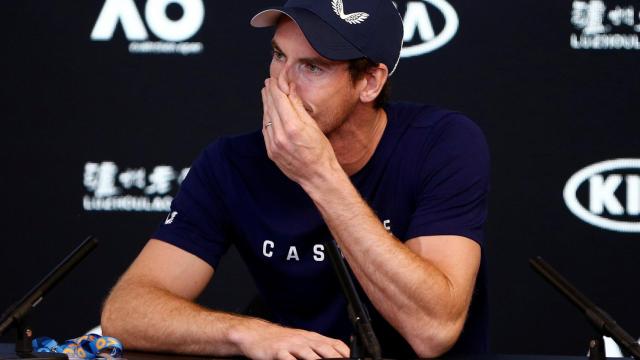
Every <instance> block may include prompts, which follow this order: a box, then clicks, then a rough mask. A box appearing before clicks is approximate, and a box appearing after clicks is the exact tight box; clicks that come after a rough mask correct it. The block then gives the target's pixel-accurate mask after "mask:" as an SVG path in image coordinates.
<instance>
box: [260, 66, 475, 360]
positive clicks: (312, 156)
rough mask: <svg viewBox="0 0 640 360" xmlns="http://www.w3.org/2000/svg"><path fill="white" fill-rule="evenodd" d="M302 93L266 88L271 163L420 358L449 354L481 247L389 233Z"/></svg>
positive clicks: (276, 83) (274, 83)
mask: <svg viewBox="0 0 640 360" xmlns="http://www.w3.org/2000/svg"><path fill="white" fill-rule="evenodd" d="M282 89H285V90H286V91H287V93H285V92H284V91H283V90H282ZM295 90H296V89H295V87H294V86H293V84H292V85H291V86H289V85H287V84H286V82H285V80H284V79H283V78H282V76H280V77H278V78H277V79H267V80H266V81H265V87H264V88H263V91H262V96H263V104H264V117H263V122H264V129H263V135H264V137H265V144H266V148H267V154H268V155H269V158H270V159H272V160H273V161H274V162H275V163H276V165H277V166H278V167H279V168H280V170H282V172H283V173H284V174H286V175H287V176H288V177H289V178H290V179H292V180H293V181H295V182H297V183H298V184H300V186H302V188H303V189H304V190H305V192H306V193H307V194H308V195H309V196H310V198H311V199H312V200H313V201H314V203H315V204H316V206H317V207H318V209H319V210H320V213H321V214H322V216H323V218H324V220H325V222H326V223H327V225H328V227H329V229H330V231H331V233H332V235H333V236H334V238H335V239H336V241H337V242H338V244H339V245H340V247H341V248H342V250H343V252H344V254H345V257H346V258H347V261H348V262H349V264H350V265H351V267H352V268H353V270H354V273H355V274H356V277H357V278H358V280H359V282H360V284H361V285H362V287H363V289H364V290H365V292H366V293H367V295H368V296H369V298H370V299H371V300H372V302H373V304H374V305H375V306H376V308H377V309H378V310H379V311H380V313H381V314H382V315H383V316H384V317H385V319H387V320H388V321H389V322H390V323H391V324H392V325H393V326H394V327H395V328H396V329H397V330H398V331H399V332H400V334H402V336H403V337H404V338H405V339H406V340H407V341H408V342H409V344H411V346H412V348H413V349H414V351H416V353H417V354H418V355H419V356H421V357H434V356H438V355H440V354H442V353H444V352H446V351H447V350H448V349H450V348H451V346H453V344H454V343H455V341H456V340H457V338H458V336H459V335H460V332H461V330H462V327H463V325H464V321H465V318H466V314H467V310H468V307H469V303H470V299H471V294H472V292H473V288H474V284H475V278H476V275H477V272H478V268H479V264H480V247H479V245H478V244H477V243H475V242H474V241H472V240H470V239H467V238H464V237H460V236H428V237H418V238H415V239H411V240H409V241H407V243H406V245H404V244H402V243H401V242H400V241H398V240H397V239H396V238H394V237H393V235H391V234H389V233H388V232H387V231H386V229H384V227H383V226H382V224H381V222H380V220H379V219H378V218H377V217H376V216H375V214H374V213H373V211H372V210H371V209H370V208H369V206H368V205H367V203H366V202H365V201H364V200H363V199H362V198H361V197H360V195H359V194H358V191H357V190H356V189H355V187H354V186H353V184H352V183H351V181H350V179H349V177H348V175H347V174H346V173H345V172H344V170H343V169H342V167H341V166H340V163H339V162H338V160H337V158H336V156H335V153H334V152H333V149H332V147H331V144H330V142H329V140H328V139H327V138H326V136H324V134H322V132H321V131H320V129H319V128H318V126H317V124H316V123H315V121H314V119H312V118H311V117H310V116H309V115H308V113H307V112H306V110H305V109H304V106H303V105H302V101H301V100H300V98H299V97H298V95H297V93H296V91H295ZM267 124H269V125H268V126H267Z"/></svg>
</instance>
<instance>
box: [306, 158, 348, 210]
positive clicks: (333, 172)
mask: <svg viewBox="0 0 640 360" xmlns="http://www.w3.org/2000/svg"><path fill="white" fill-rule="evenodd" d="M300 186H302V188H303V189H304V191H305V192H306V193H307V195H309V197H310V198H311V200H313V201H314V202H315V203H319V202H322V201H323V199H325V198H331V197H334V196H345V195H346V193H348V192H349V190H351V189H353V184H352V183H351V180H350V179H349V176H348V175H347V174H346V173H345V172H344V170H343V169H342V167H341V166H340V164H339V163H338V162H337V161H336V162H335V164H332V165H331V166H330V167H329V168H328V170H325V171H323V172H321V173H319V174H317V175H316V176H313V177H311V178H309V179H308V180H306V181H301V182H300Z"/></svg>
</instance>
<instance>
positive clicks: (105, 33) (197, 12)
mask: <svg viewBox="0 0 640 360" xmlns="http://www.w3.org/2000/svg"><path fill="white" fill-rule="evenodd" d="M172 3H173V4H178V5H180V7H182V10H183V15H182V17H181V18H180V19H178V20H175V21H174V20H172V19H170V18H168V17H167V14H166V9H167V6H169V5H170V4H172ZM144 17H145V19H146V20H147V25H148V26H149V29H150V30H151V31H152V32H153V33H154V34H155V35H156V36H157V37H158V38H160V39H162V40H165V41H176V42H179V41H184V40H186V39H188V38H190V37H192V36H193V35H194V34H195V33H196V32H197V31H198V30H200V26H202V22H203V20H204V5H203V4H202V0H147V3H146V5H145V8H144ZM118 21H120V22H121V23H122V28H123V29H124V33H125V35H126V37H127V39H129V40H130V41H139V40H147V39H148V37H149V35H148V34H147V29H145V27H144V23H143V22H142V19H141V18H140V14H139V13H138V10H137V9H136V5H135V3H134V2H133V0H106V1H105V3H104V7H103V8H102V11H101V12H100V15H99V16H98V20H97V21H96V24H95V26H94V27H93V31H92V32H91V39H92V40H98V41H105V40H111V37H113V32H114V31H115V29H116V25H117V24H118Z"/></svg>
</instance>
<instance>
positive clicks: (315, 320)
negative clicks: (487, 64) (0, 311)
mask: <svg viewBox="0 0 640 360" xmlns="http://www.w3.org/2000/svg"><path fill="white" fill-rule="evenodd" d="M251 23H252V25H254V26H256V27H264V26H271V25H275V26H276V30H275V34H274V37H273V40H272V45H273V58H272V60H271V66H270V77H269V78H268V79H266V81H265V85H264V88H263V89H262V102H263V108H264V114H263V124H262V131H261V132H255V133H251V134H248V135H243V136H237V137H228V138H222V139H219V140H218V141H216V142H215V143H213V144H212V145H210V146H209V147H208V148H207V149H205V150H204V152H203V153H202V154H201V155H200V157H199V158H198V159H197V160H196V161H195V163H194V164H193V166H192V168H191V171H190V172H189V175H188V177H187V179H186V180H185V182H184V183H183V185H182V187H181V189H180V192H179V194H178V196H177V197H176V199H175V200H174V202H173V204H172V213H171V214H170V216H169V217H168V218H167V220H166V221H165V223H164V224H163V225H162V226H161V227H160V228H159V229H158V231H157V232H156V233H155V235H154V239H152V240H150V241H149V243H148V244H147V245H146V246H145V248H144V249H143V251H142V252H141V254H140V255H139V256H138V258H137V259H136V260H135V262H134V263H133V264H132V266H131V267H130V269H129V270H128V271H127V272H126V273H125V274H124V275H123V277H122V278H121V279H120V281H119V282H118V284H117V285H116V286H115V288H114V289H113V291H112V292H111V294H110V296H109V298H108V299H107V301H106V303H105V307H104V310H103V314H102V325H103V329H104V332H105V333H106V334H109V335H112V336H116V337H118V338H120V339H122V340H123V341H124V343H125V346H127V347H128V348H135V349H146V350H156V351H173V352H180V353H192V354H211V355H218V356H228V355H244V356H247V357H249V358H255V359H273V358H278V359H296V358H298V359H315V358H322V357H346V356H348V355H349V349H348V346H347V345H346V343H345V342H347V340H348V338H349V335H350V334H351V332H352V329H351V327H350V324H349V320H348V316H347V310H346V303H345V300H344V296H343V295H342V294H341V292H340V288H339V286H338V282H337V279H336V277H335V274H334V272H333V269H332V267H331V265H330V263H329V260H328V259H327V255H326V254H325V248H324V244H325V242H326V241H328V240H330V239H332V238H333V239H335V240H336V242H337V243H338V245H339V246H340V248H341V250H342V252H343V254H344V257H345V259H346V260H347V262H348V264H349V265H350V268H351V269H352V271H353V273H354V275H355V277H356V278H357V282H358V283H359V286H360V287H361V290H362V292H363V294H364V295H366V298H367V300H368V301H367V303H368V306H369V310H370V312H371V313H372V319H373V320H372V322H373V325H374V328H375V329H376V331H377V332H378V337H379V338H380V340H381V345H382V351H383V355H385V356H395V357H401V358H407V357H415V356H416V355H417V356H420V357H433V356H438V355H441V354H443V353H445V352H447V351H448V350H450V349H451V348H452V347H453V346H454V344H455V343H456V341H458V343H457V345H456V348H455V349H456V350H458V351H461V352H481V351H485V350H486V333H485V330H486V315H487V314H486V311H485V309H484V306H485V304H484V296H485V295H484V284H483V282H482V275H480V276H477V274H478V271H479V268H480V264H481V262H482V261H481V244H482V243H483V234H482V228H483V225H484V221H485V217H486V201H487V199H486V196H487V189H488V154H487V148H486V144H485V142H484V138H483V136H482V134H481V132H480V131H479V129H478V128H477V127H476V126H475V125H474V124H473V123H472V122H471V121H470V120H468V119H467V118H465V117H464V116H462V115H460V114H458V113H454V112H450V111H446V110H443V109H438V108H435V107H431V106H420V105H409V104H388V105H385V106H380V96H381V93H383V92H384V91H386V90H385V84H386V83H387V80H388V76H389V75H390V73H391V72H393V70H394V69H395V66H396V64H397V62H398V59H399V53H400V47H401V41H402V23H401V19H400V16H399V14H398V11H397V10H396V9H395V7H394V5H393V4H392V3H391V2H390V1H389V0H368V1H355V0H345V2H344V4H343V2H342V1H340V0H291V1H289V2H288V3H287V4H285V6H284V7H281V8H276V9H270V10H266V11H264V12H262V13H259V14H258V15H256V16H255V17H254V18H253V19H252V22H251ZM231 243H233V244H235V245H236V246H237V248H238V251H239V252H240V254H241V255H242V257H243V258H244V260H245V262H246V263H247V265H248V267H249V270H250V271H251V273H252V275H253V276H254V278H255V280H256V284H257V287H258V289H259V291H260V295H261V297H262V299H263V301H264V303H265V304H266V305H267V307H268V308H269V309H270V315H269V318H268V320H269V321H267V320H262V319H258V318H252V317H246V316H241V315H235V314H228V313H222V312H217V311H213V310H210V309H206V308H203V307H200V306H198V305H196V304H194V303H193V300H194V299H195V298H196V297H197V296H198V295H199V294H200V292H201V291H202V290H203V289H204V287H205V286H206V285H207V283H208V282H209V281H210V279H211V277H212V276H213V273H214V269H215V267H216V266H217V264H218V261H219V259H220V257H221V256H222V255H223V253H224V252H225V251H226V249H227V248H228V246H229V244H231ZM477 277H478V278H479V279H480V280H479V282H478V284H476V278H477ZM474 289H475V292H476V294H475V295H474V296H473V297H474V299H473V302H472V294H473V293H474ZM470 304H472V309H471V311H469V306H470ZM467 318H468V320H467ZM465 320H467V324H466V326H465ZM463 328H464V331H463ZM461 333H462V335H461Z"/></svg>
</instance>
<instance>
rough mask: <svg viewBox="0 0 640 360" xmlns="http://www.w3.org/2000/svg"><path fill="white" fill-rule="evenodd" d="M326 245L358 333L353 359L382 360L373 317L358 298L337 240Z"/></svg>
mask: <svg viewBox="0 0 640 360" xmlns="http://www.w3.org/2000/svg"><path fill="white" fill-rule="evenodd" d="M325 244H326V247H327V251H328V254H329V258H330V259H331V265H332V266H333V269H334V270H335V272H336V275H337V276H338V280H339V282H340V287H341V288H342V292H343V293H344V296H345V297H346V298H347V304H348V305H347V309H348V311H349V319H350V320H351V324H352V325H353V328H354V330H355V333H356V334H355V336H352V337H351V344H350V345H351V346H350V350H351V358H355V359H364V358H365V357H371V358H372V359H373V360H380V359H382V351H381V349H380V343H379V342H378V338H377V337H376V334H375V332H374V331H373V326H371V317H370V316H369V312H368V311H367V308H366V306H365V304H364V303H363V302H362V301H361V300H360V296H358V292H357V291H356V287H355V286H354V284H353V279H352V278H351V275H349V270H348V269H347V264H346V263H345V261H344V258H343V257H342V253H341V252H340V249H338V245H337V244H336V242H335V240H330V241H327V242H326V243H325Z"/></svg>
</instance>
